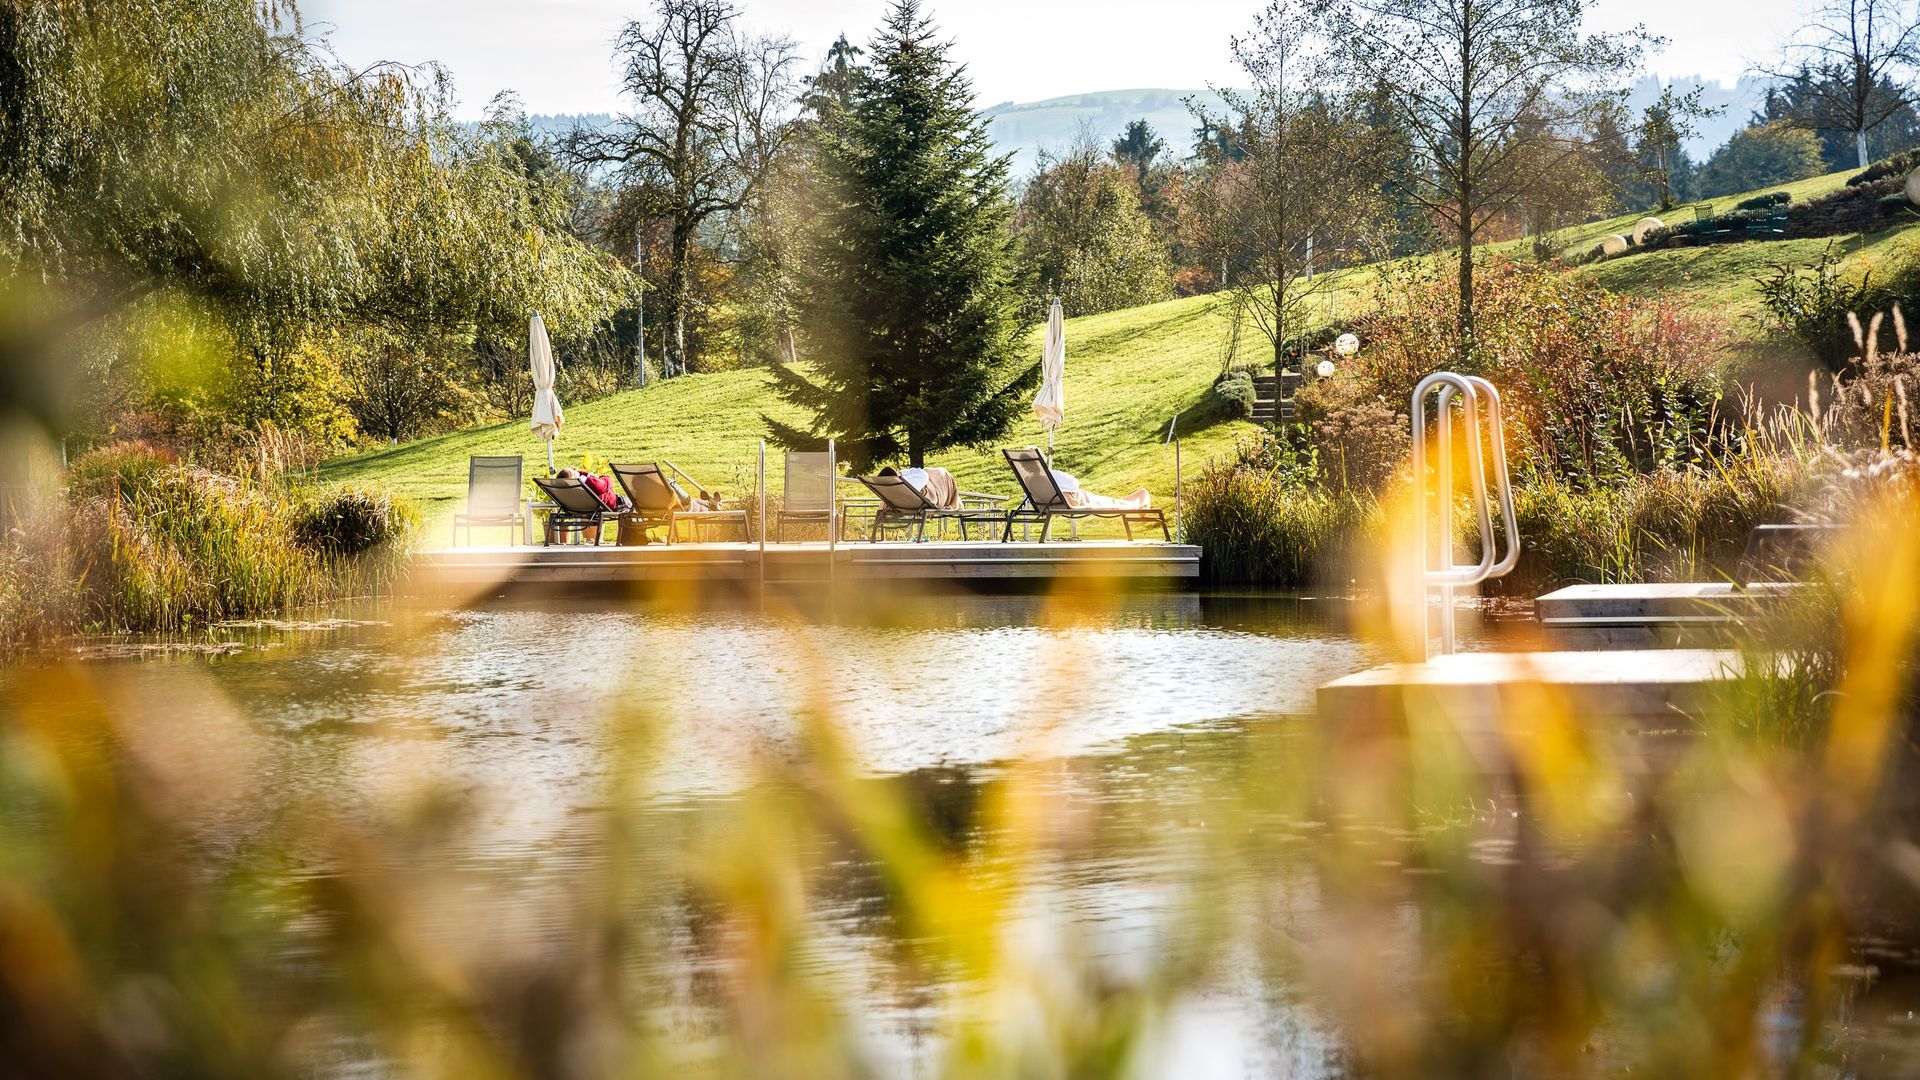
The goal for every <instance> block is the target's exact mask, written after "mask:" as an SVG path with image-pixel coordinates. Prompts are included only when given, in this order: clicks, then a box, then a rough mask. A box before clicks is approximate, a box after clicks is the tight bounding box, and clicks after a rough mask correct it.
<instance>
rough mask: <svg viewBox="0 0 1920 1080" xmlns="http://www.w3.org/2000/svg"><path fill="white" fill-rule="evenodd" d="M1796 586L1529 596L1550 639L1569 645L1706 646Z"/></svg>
mask: <svg viewBox="0 0 1920 1080" xmlns="http://www.w3.org/2000/svg"><path fill="white" fill-rule="evenodd" d="M1796 587H1797V586H1796V585H1794V584H1791V583H1755V584H1751V585H1736V584H1733V583H1732V582H1725V581H1717V582H1716V581H1691V582H1668V583H1663V584H1644V585H1643V584H1626V585H1572V586H1569V587H1567V588H1564V589H1560V590H1558V591H1556V592H1550V593H1548V594H1546V595H1545V596H1542V597H1540V599H1538V600H1536V601H1534V617H1535V618H1536V619H1538V620H1539V623H1540V628H1541V629H1542V630H1544V631H1546V635H1547V638H1548V640H1549V641H1551V642H1553V643H1554V644H1555V645H1558V646H1559V647H1561V648H1568V649H1648V648H1676V647H1696V648H1697V647H1711V646H1716V645H1723V644H1725V643H1726V642H1727V640H1728V637H1729V634H1730V632H1731V631H1732V630H1734V629H1736V628H1737V627H1739V626H1740V625H1741V624H1742V623H1743V622H1751V621H1752V620H1753V619H1754V618H1755V617H1757V616H1763V615H1765V614H1767V613H1768V612H1769V611H1770V610H1771V609H1772V608H1773V607H1774V606H1775V605H1777V604H1778V603H1779V602H1780V600H1781V599H1782V598H1783V597H1785V596H1787V595H1789V594H1790V593H1791V592H1792V590H1793V589H1795V588H1796Z"/></svg>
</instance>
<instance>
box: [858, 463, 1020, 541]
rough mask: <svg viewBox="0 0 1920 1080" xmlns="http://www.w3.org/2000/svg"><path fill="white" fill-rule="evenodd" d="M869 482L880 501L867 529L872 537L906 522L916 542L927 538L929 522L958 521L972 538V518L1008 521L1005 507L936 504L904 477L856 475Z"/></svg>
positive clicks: (974, 519) (963, 534)
mask: <svg viewBox="0 0 1920 1080" xmlns="http://www.w3.org/2000/svg"><path fill="white" fill-rule="evenodd" d="M856 479H858V480H859V481H860V482H861V483H862V484H865V485H866V487H867V490H868V491H871V492H873V494H874V495H875V496H876V497H878V498H879V500H880V509H879V510H877V511H875V512H874V515H873V526H872V527H871V528H870V529H869V530H868V532H867V539H868V540H878V539H879V538H880V533H881V531H882V530H884V529H886V528H888V527H890V526H893V525H902V526H906V527H909V528H912V529H913V530H914V537H913V538H914V541H915V542H916V543H918V542H920V541H923V540H925V539H926V538H927V522H928V521H929V520H933V521H958V522H959V523H960V539H962V540H966V539H969V537H968V536H967V523H968V522H970V521H975V522H980V523H982V524H985V523H987V522H992V523H993V524H996V525H998V524H1000V523H1001V522H1003V521H1005V520H1006V517H1007V512H1006V511H1005V510H995V509H991V508H987V507H941V506H935V505H934V504H933V500H931V499H929V498H927V496H926V494H925V493H923V492H922V491H921V490H920V489H919V488H916V487H914V486H913V485H912V484H909V483H907V481H906V478H905V477H901V476H861V477H856Z"/></svg>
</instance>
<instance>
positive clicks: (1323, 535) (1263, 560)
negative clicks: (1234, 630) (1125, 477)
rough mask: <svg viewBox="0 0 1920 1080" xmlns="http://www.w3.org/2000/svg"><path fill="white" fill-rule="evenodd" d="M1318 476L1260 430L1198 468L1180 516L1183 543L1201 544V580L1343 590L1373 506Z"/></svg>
mask: <svg viewBox="0 0 1920 1080" xmlns="http://www.w3.org/2000/svg"><path fill="white" fill-rule="evenodd" d="M1316 471H1317V467H1316V465H1315V464H1314V461H1313V459H1312V455H1311V453H1308V454H1305V455H1303V454H1300V453H1299V452H1297V451H1295V450H1293V449H1292V448H1291V447H1290V446H1289V444H1288V443H1287V442H1286V441H1284V440H1282V439H1279V438H1276V437H1274V436H1273V435H1270V434H1266V433H1262V434H1259V435H1256V436H1252V437H1249V438H1242V439H1240V440H1238V441H1237V442H1236V444H1235V448H1234V453H1233V454H1232V455H1231V456H1229V457H1226V458H1223V459H1218V460H1215V461H1210V462H1208V463H1207V464H1206V465H1205V466H1204V467H1202V469H1201V470H1200V474H1199V476H1198V477H1197V478H1196V479H1195V480H1193V481H1191V482H1190V483H1189V485H1188V487H1187V491H1186V495H1185V499H1184V509H1183V513H1182V518H1181V521H1182V533H1183V537H1184V539H1186V540H1187V542H1189V543H1195V544H1199V545H1200V546H1201V550H1202V556H1201V576H1202V577H1204V578H1205V579H1206V580H1207V581H1209V582H1210V583H1213V584H1216V585H1251V586H1257V587H1265V588H1278V589H1300V588H1310V587H1338V588H1344V587H1345V586H1346V585H1347V584H1348V582H1349V580H1350V579H1351V577H1352V576H1353V574H1354V572H1355V571H1356V570H1357V564H1356V563H1355V557H1356V556H1357V554H1358V553H1359V547H1358V545H1359V543H1360V542H1361V541H1363V540H1364V539H1365V538H1366V537H1367V536H1368V535H1369V534H1370V531H1371V530H1370V525H1372V524H1373V523H1375V522H1376V521H1377V519H1378V518H1379V517H1380V512H1379V507H1378V504H1377V503H1376V502H1375V500H1374V499H1373V498H1372V497H1371V496H1369V495H1367V494H1366V493H1364V492H1358V491H1355V492H1346V491H1332V490H1329V489H1327V488H1324V487H1320V486H1318V485H1317V484H1316V483H1314V482H1313V481H1314V478H1315V474H1316Z"/></svg>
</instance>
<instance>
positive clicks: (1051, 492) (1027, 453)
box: [1000, 446, 1173, 544]
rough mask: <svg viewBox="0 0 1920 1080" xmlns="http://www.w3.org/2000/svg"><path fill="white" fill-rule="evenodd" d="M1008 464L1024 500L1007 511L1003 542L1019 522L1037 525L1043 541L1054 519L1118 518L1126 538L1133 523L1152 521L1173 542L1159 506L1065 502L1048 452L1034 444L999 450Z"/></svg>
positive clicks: (1171, 533) (1128, 537) (1010, 537)
mask: <svg viewBox="0 0 1920 1080" xmlns="http://www.w3.org/2000/svg"><path fill="white" fill-rule="evenodd" d="M1000 452H1001V453H1002V454H1003V455H1005V456H1006V459H1007V464H1008V465H1009V466H1011V467H1012V468H1013V476H1014V479H1016V480H1018V481H1019V482H1020V490H1021V491H1023V492H1025V493H1026V497H1027V500H1026V502H1024V503H1022V504H1021V505H1019V506H1017V507H1015V508H1014V509H1012V510H1010V511H1008V512H1007V527H1006V531H1005V532H1003V533H1001V535H1000V541H1001V543H1005V542H1007V541H1009V540H1012V539H1013V527H1014V526H1015V525H1018V524H1022V523H1025V524H1038V525H1039V526H1040V542H1041V543H1043V544H1044V543H1046V541H1047V536H1048V534H1049V533H1050V532H1051V531H1052V529H1053V519H1054V518H1070V519H1071V518H1117V519H1119V521H1120V524H1121V526H1122V527H1123V528H1125V529H1126V530H1127V539H1128V540H1132V539H1133V523H1134V522H1136V521H1142V522H1152V523H1155V524H1158V525H1159V526H1160V535H1161V536H1163V537H1165V538H1166V540H1167V542H1168V543H1172V542H1173V530H1171V529H1169V528H1167V514H1166V511H1164V510H1161V509H1159V508H1158V507H1120V506H1074V505H1071V504H1070V503H1068V502H1067V495H1066V493H1065V492H1063V491H1061V490H1060V484H1059V482H1058V481H1056V480H1054V478H1053V465H1052V463H1051V462H1049V461H1048V460H1047V455H1046V454H1045V453H1043V452H1042V451H1041V449H1040V448H1039V447H1037V446H1029V447H1027V448H1026V449H1024V450H1001V451H1000Z"/></svg>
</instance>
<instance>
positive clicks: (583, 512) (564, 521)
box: [533, 476, 620, 547]
mask: <svg viewBox="0 0 1920 1080" xmlns="http://www.w3.org/2000/svg"><path fill="white" fill-rule="evenodd" d="M533 482H534V484H535V485H536V486H538V487H539V488H540V490H541V491H543V492H546V495H547V498H548V500H550V501H551V502H552V503H553V504H554V506H555V507H556V508H557V509H554V510H551V511H549V512H548V514H547V533H546V536H545V537H543V538H542V542H543V543H548V544H551V543H552V542H553V535H554V533H556V532H558V531H561V530H565V529H576V530H585V529H588V528H594V529H597V528H599V527H600V524H601V523H602V522H603V521H606V520H608V519H609V518H618V517H619V516H620V512H619V511H617V510H610V509H608V508H607V505H606V504H605V503H603V502H601V501H600V496H598V495H595V494H594V493H593V492H592V491H589V490H588V489H587V485H585V484H583V483H581V482H580V481H579V480H577V479H574V478H571V477H569V478H568V479H565V480H562V479H560V478H558V477H555V478H553V479H551V480H549V479H547V478H546V477H544V476H536V477H534V478H533ZM593 542H594V546H596V547H598V546H599V544H600V535H599V534H597V533H596V534H595V535H594V538H593Z"/></svg>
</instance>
